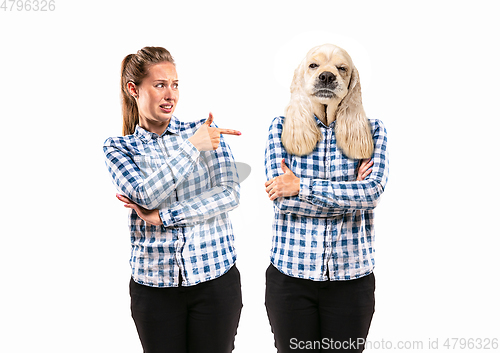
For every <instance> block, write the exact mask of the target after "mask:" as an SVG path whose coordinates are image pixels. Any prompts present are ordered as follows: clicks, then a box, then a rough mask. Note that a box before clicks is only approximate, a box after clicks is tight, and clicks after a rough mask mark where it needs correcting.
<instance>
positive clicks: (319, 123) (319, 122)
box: [314, 115, 337, 129]
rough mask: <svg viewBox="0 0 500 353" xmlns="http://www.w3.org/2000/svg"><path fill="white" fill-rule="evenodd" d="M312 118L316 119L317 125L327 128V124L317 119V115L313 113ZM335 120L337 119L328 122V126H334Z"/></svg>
mask: <svg viewBox="0 0 500 353" xmlns="http://www.w3.org/2000/svg"><path fill="white" fill-rule="evenodd" d="M314 119H316V124H318V125H320V126H322V127H324V128H325V129H328V126H326V125H325V124H324V123H323V122H322V121H321V120H319V119H318V117H317V116H316V115H314ZM336 121H337V120H334V121H333V122H332V123H331V124H330V126H331V127H334V126H335V122H336Z"/></svg>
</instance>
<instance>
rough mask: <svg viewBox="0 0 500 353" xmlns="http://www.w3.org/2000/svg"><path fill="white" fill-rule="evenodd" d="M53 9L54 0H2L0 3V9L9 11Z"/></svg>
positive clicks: (46, 10) (44, 10)
mask: <svg viewBox="0 0 500 353" xmlns="http://www.w3.org/2000/svg"><path fill="white" fill-rule="evenodd" d="M0 1H1V0H0ZM55 10H56V0H3V1H2V5H0V11H9V12H14V11H16V12H21V11H26V12H31V11H33V12H48V11H55Z"/></svg>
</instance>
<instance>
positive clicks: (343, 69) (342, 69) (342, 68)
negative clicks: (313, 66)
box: [338, 66, 347, 72]
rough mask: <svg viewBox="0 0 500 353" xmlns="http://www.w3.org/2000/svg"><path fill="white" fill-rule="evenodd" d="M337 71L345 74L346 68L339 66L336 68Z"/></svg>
mask: <svg viewBox="0 0 500 353" xmlns="http://www.w3.org/2000/svg"><path fill="white" fill-rule="evenodd" d="M338 69H339V71H342V72H347V68H345V67H343V66H341V67H338Z"/></svg>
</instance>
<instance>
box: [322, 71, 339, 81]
mask: <svg viewBox="0 0 500 353" xmlns="http://www.w3.org/2000/svg"><path fill="white" fill-rule="evenodd" d="M318 78H319V80H320V81H321V82H323V83H325V84H330V83H332V82H333V81H335V80H336V79H337V76H335V75H334V74H333V73H331V72H330V71H325V72H322V73H321V74H320V75H319V77H318Z"/></svg>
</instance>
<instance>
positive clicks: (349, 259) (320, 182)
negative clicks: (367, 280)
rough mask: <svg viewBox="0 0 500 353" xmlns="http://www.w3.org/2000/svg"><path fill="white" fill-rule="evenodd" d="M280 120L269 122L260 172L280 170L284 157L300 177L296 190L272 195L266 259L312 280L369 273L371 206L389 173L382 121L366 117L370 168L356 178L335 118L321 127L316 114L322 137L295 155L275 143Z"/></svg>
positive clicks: (354, 162)
mask: <svg viewBox="0 0 500 353" xmlns="http://www.w3.org/2000/svg"><path fill="white" fill-rule="evenodd" d="M315 118H316V117H315ZM283 121H284V118H283V117H277V118H275V119H274V120H273V122H272V124H271V127H270V128H269V137H268V141H267V146H266V152H265V157H266V160H265V167H266V177H267V180H269V179H271V178H274V177H276V176H278V175H281V174H283V172H282V170H281V161H282V159H283V158H284V159H285V163H286V165H287V166H288V168H290V170H291V171H292V172H293V173H294V174H295V175H296V176H297V177H299V178H300V192H299V194H298V195H297V196H292V197H279V198H277V199H276V200H274V221H273V240H272V249H271V263H272V264H273V265H274V266H275V267H276V268H277V269H278V270H280V271H281V272H283V273H284V274H286V275H289V276H292V277H298V278H305V279H310V280H314V281H325V280H328V279H330V280H349V279H354V278H359V277H362V276H366V275H368V274H370V273H371V272H372V271H373V268H374V266H375V258H374V255H375V249H374V237H375V233H374V224H373V217H374V213H373V209H374V208H375V207H376V206H377V203H378V201H379V199H380V196H381V195H382V193H383V191H384V188H385V185H386V183H387V177H388V173H389V170H388V167H389V165H388V162H389V160H388V155H387V136H386V131H385V128H384V125H383V124H382V122H381V121H380V120H370V122H371V125H372V133H373V140H374V144H375V151H374V155H373V162H374V164H373V170H372V173H371V174H370V175H369V176H368V177H367V178H366V179H365V180H363V181H356V177H357V167H358V164H359V160H353V159H349V158H347V157H346V156H345V155H343V154H342V152H341V151H340V150H339V149H338V148H337V145H336V140H335V132H334V126H335V122H334V123H332V124H331V125H330V126H329V127H327V126H325V125H324V124H323V123H322V122H321V121H320V120H319V119H318V118H316V121H317V123H318V125H319V128H320V130H321V132H322V134H323V139H322V140H321V141H320V142H319V143H318V145H317V146H316V148H315V149H314V151H313V152H311V153H310V154H308V155H305V156H301V157H299V156H296V155H290V154H288V153H287V152H286V150H285V148H284V147H283V145H282V143H281V132H282V129H283Z"/></svg>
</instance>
